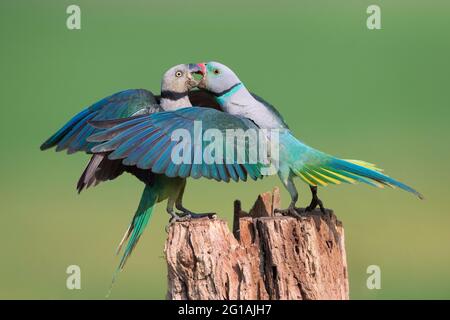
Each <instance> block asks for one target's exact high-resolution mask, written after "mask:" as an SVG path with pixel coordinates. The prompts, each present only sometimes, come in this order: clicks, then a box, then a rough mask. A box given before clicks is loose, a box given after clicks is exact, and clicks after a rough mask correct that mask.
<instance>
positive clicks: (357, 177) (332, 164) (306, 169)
mask: <svg viewBox="0 0 450 320" xmlns="http://www.w3.org/2000/svg"><path fill="white" fill-rule="evenodd" d="M280 141H281V143H283V144H284V145H285V148H284V149H285V150H287V151H285V153H284V157H285V159H284V160H285V161H286V160H287V161H289V167H290V169H291V171H292V172H293V173H294V174H295V175H297V176H298V177H300V178H301V179H302V180H303V181H305V182H306V183H307V184H309V185H313V186H326V185H328V184H340V183H342V182H345V183H355V182H364V183H366V184H369V185H371V186H375V187H379V188H383V187H384V186H389V187H399V188H401V189H403V190H405V191H408V192H411V193H413V194H414V195H416V196H417V197H419V198H420V199H423V196H422V195H421V194H420V193H419V192H417V191H416V190H414V189H413V188H411V187H409V186H407V185H406V184H404V183H402V182H400V181H397V180H395V179H393V178H391V177H389V176H387V175H385V174H383V173H382V170H381V169H379V168H377V167H376V166H375V165H374V164H371V163H368V162H365V161H361V160H343V159H338V158H336V157H333V156H330V155H328V154H326V153H323V152H321V151H318V150H316V149H313V148H311V147H309V146H307V145H306V144H304V143H302V142H300V141H299V140H297V139H296V138H295V137H294V136H292V135H291V134H290V133H285V134H283V135H282V136H281V137H280Z"/></svg>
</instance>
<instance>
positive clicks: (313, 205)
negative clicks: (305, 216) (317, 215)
mask: <svg viewBox="0 0 450 320" xmlns="http://www.w3.org/2000/svg"><path fill="white" fill-rule="evenodd" d="M317 206H319V208H320V212H322V214H323V215H326V214H327V211H326V210H325V207H324V206H323V203H322V200H320V199H316V200H315V199H313V200H312V201H311V204H310V205H309V206H307V207H306V209H305V211H306V212H312V211H314V210H315V209H316V208H317Z"/></svg>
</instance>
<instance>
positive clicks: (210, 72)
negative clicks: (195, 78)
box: [197, 61, 241, 94]
mask: <svg viewBox="0 0 450 320" xmlns="http://www.w3.org/2000/svg"><path fill="white" fill-rule="evenodd" d="M197 66H198V68H199V69H200V71H198V72H197V73H201V74H203V78H202V80H201V81H200V82H199V83H198V87H199V88H201V89H205V90H207V91H210V92H212V93H213V94H219V93H221V92H224V91H226V90H229V89H230V88H232V87H233V86H235V85H237V84H239V83H241V80H239V78H238V77H237V76H236V74H235V73H234V72H233V71H232V70H231V69H230V68H228V67H227V66H226V65H223V64H221V63H219V62H214V61H211V62H207V63H199V64H197Z"/></svg>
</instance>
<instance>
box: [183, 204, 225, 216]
mask: <svg viewBox="0 0 450 320" xmlns="http://www.w3.org/2000/svg"><path fill="white" fill-rule="evenodd" d="M177 209H178V210H180V211H181V212H182V214H183V218H184V217H186V218H188V219H201V218H205V217H208V218H210V219H212V218H214V217H215V215H216V214H215V213H214V212H207V213H195V212H192V211H191V210H188V209H186V208H185V207H183V206H182V205H178V206H177Z"/></svg>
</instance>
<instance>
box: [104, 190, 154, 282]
mask: <svg viewBox="0 0 450 320" xmlns="http://www.w3.org/2000/svg"><path fill="white" fill-rule="evenodd" d="M156 188H157V186H155V185H146V186H145V189H144V192H143V193H142V197H141V201H140V203H139V207H138V208H137V210H136V213H135V215H134V217H133V220H132V221H131V224H130V226H129V227H128V229H127V231H126V232H125V234H124V236H123V238H122V240H121V241H120V243H119V246H118V248H117V252H116V254H119V253H120V251H121V249H122V246H123V245H124V243H125V242H126V241H128V242H127V244H126V247H125V251H124V254H123V256H122V259H121V260H120V263H119V266H118V267H117V269H116V272H115V273H114V277H113V281H112V284H114V282H115V279H116V277H117V275H118V273H119V272H120V271H121V270H123V268H124V266H125V264H126V262H127V260H128V258H129V257H130V255H131V253H132V252H133V249H134V248H135V247H136V244H137V242H138V241H139V238H140V237H141V235H142V233H143V232H144V229H145V227H146V226H147V223H148V221H149V219H150V217H151V215H152V213H153V208H154V206H155V204H156V202H157V201H158V192H157V190H156ZM112 284H111V285H112Z"/></svg>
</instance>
